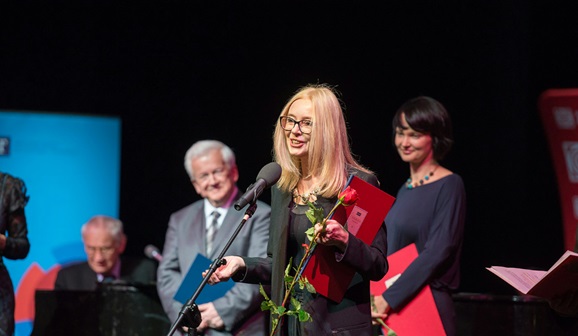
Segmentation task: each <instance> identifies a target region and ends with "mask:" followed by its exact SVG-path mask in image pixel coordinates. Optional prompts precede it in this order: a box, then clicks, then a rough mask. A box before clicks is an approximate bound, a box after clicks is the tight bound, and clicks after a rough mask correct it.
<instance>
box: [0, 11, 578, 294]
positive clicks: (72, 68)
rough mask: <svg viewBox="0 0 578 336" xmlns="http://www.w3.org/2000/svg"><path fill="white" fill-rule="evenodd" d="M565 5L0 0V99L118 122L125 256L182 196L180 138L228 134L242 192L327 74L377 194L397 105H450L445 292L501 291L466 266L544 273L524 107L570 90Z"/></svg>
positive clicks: (571, 51)
mask: <svg viewBox="0 0 578 336" xmlns="http://www.w3.org/2000/svg"><path fill="white" fill-rule="evenodd" d="M569 4H571V2H568V3H567V4H566V3H560V2H556V1H444V2H439V1H403V2H393V1H383V2H362V1H356V2H354V1H308V2H305V1H303V2H302V1H293V2H280V3H275V4H273V3H272V2H261V1H206V2H205V1H204V2H200V1H170V0H165V1H134V2H131V1H115V2H107V1H70V2H64V1H52V2H39V1H38V2H30V1H4V2H3V3H2V4H1V5H0V29H1V30H0V109H4V110H23V111H27V110H29V111H54V112H66V113H68V112H69V113H82V114H90V115H106V116H120V117H121V118H122V171H121V204H120V217H121V219H122V220H123V221H124V222H125V224H126V231H127V234H128V236H129V248H128V251H127V253H129V254H134V255H142V249H143V247H144V246H145V245H146V244H149V243H152V244H155V245H157V246H159V247H162V245H163V240H164V234H165V230H166V225H167V222H168V218H169V215H170V214H171V213H172V212H174V211H176V210H178V209H180V208H182V207H183V206H185V205H187V204H189V203H190V202H192V201H194V200H197V199H198V197H197V196H196V194H195V193H194V190H193V188H192V186H191V185H190V182H189V181H188V177H187V175H186V173H185V170H184V168H183V156H184V153H185V151H186V150H187V149H188V147H189V146H190V145H191V144H192V143H193V142H195V141H197V140H200V139H205V138H214V139H219V140H221V141H223V142H225V143H227V144H229V145H230V146H231V147H232V148H233V150H234V151H235V152H236V154H237V156H238V158H237V161H238V164H239V167H240V172H241V178H240V181H239V187H240V188H241V189H245V188H246V187H247V186H248V185H249V184H250V183H252V182H253V181H254V179H255V177H256V175H257V173H258V171H259V170H260V168H261V167H262V166H263V165H265V164H266V163H268V162H269V161H271V145H272V141H271V138H272V132H273V125H274V123H275V122H276V118H277V117H278V114H279V112H280V110H281V108H282V107H283V105H284V104H285V101H286V100H287V99H288V98H289V97H290V96H291V95H292V94H293V92H294V91H295V90H296V89H297V88H298V87H300V86H303V85H305V84H308V83H317V82H319V83H329V84H331V85H335V86H336V87H337V89H338V90H339V91H340V92H341V94H342V99H343V102H344V103H345V106H346V110H345V114H346V119H347V121H348V123H349V125H350V128H349V131H350V138H351V146H352V149H353V151H354V153H356V154H357V155H358V158H359V159H360V161H361V162H362V163H363V164H365V165H366V166H368V167H369V168H371V169H372V170H374V171H375V172H376V173H377V175H378V177H379V178H380V180H381V183H382V189H383V190H385V191H386V192H388V193H390V194H393V195H395V193H396V192H397V189H398V187H399V186H400V185H401V184H402V183H403V182H404V181H405V179H406V178H407V175H408V173H409V171H408V167H407V165H406V164H404V163H403V162H401V160H400V159H399V157H398V156H397V154H396V152H395V151H394V150H393V148H392V145H391V126H390V123H391V118H392V116H393V114H394V112H395V110H396V108H397V107H398V106H399V105H401V104H402V103H403V102H404V101H405V100H407V99H409V98H412V97H414V96H417V95H429V96H432V97H434V98H436V99H438V100H440V101H441V102H442V103H443V104H444V105H445V106H446V107H447V109H448V110H449V112H450V114H451V115H452V118H453V121H454V128H455V143H456V144H455V147H454V148H453V150H452V152H451V153H450V155H449V157H448V158H447V160H446V161H445V162H444V164H445V165H446V166H447V167H448V168H450V169H451V170H453V171H455V172H456V173H458V174H460V175H461V176H462V177H463V178H464V181H465V184H466V190H467V196H468V214H467V217H468V219H467V227H466V236H465V245H464V254H463V279H462V286H461V288H460V289H461V291H464V292H484V293H511V292H512V290H511V288H510V287H509V286H508V285H507V284H505V283H504V282H503V281H502V280H500V279H498V278H497V277H496V276H494V275H492V274H491V273H490V272H488V271H486V270H485V269H484V267H486V266H490V265H504V266H516V267H526V268H530V267H535V268H539V269H547V268H548V267H549V266H550V265H551V264H552V263H553V262H554V261H555V260H556V259H557V258H558V257H559V256H560V255H561V254H562V252H563V250H564V248H563V243H562V223H561V215H560V204H559V196H558V189H557V187H556V179H555V175H554V170H553V165H552V161H551V157H550V153H549V151H548V147H547V142H546V138H545V133H544V130H543V128H542V125H541V122H540V119H539V113H538V109H537V101H538V97H539V95H540V93H541V92H543V91H544V90H546V89H549V88H564V87H577V86H578V66H577V65H576V63H577V62H578V43H577V42H576V41H578V26H577V24H576V23H575V22H576V17H575V11H573V10H571V9H572V6H570V5H569ZM95 141H98V139H95ZM95 164H98V163H96V162H95ZM38 169H39V173H41V171H42V167H38ZM79 197H81V195H79ZM262 198H263V199H264V200H265V201H268V200H269V195H268V194H267V195H264V196H263V197H262ZM63 211H65V209H63Z"/></svg>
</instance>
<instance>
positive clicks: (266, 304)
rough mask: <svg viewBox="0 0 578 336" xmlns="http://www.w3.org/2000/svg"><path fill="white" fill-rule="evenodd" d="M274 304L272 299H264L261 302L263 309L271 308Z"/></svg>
mask: <svg viewBox="0 0 578 336" xmlns="http://www.w3.org/2000/svg"><path fill="white" fill-rule="evenodd" d="M272 306H273V305H272V304H271V302H270V301H263V302H261V311H265V310H271V308H272Z"/></svg>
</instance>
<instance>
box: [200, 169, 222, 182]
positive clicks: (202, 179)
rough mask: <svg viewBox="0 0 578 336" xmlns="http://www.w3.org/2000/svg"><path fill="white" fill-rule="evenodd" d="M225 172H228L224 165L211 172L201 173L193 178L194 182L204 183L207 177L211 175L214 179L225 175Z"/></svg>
mask: <svg viewBox="0 0 578 336" xmlns="http://www.w3.org/2000/svg"><path fill="white" fill-rule="evenodd" d="M227 172H228V170H227V168H226V167H221V168H217V169H215V170H213V171H212V172H207V173H202V174H201V175H199V176H198V177H197V178H195V182H198V183H205V182H207V181H208V180H209V177H210V176H211V175H212V176H213V178H214V179H221V178H223V177H224V176H225V175H227Z"/></svg>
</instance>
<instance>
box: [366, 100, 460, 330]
mask: <svg viewBox="0 0 578 336" xmlns="http://www.w3.org/2000/svg"><path fill="white" fill-rule="evenodd" d="M392 126H393V131H394V134H393V138H394V140H393V142H394V145H395V148H396V149H397V152H398V154H399V156H400V157H401V159H402V160H403V161H404V162H407V163H408V164H409V172H410V175H409V178H408V180H407V181H406V182H405V183H404V184H403V185H402V186H401V188H400V189H399V191H398V193H397V197H396V201H395V204H394V205H393V207H392V208H391V210H390V211H389V213H388V215H387V217H386V219H385V223H386V227H387V246H388V251H387V254H388V255H390V254H392V253H394V252H396V251H398V250H400V249H402V248H403V247H405V246H407V245H409V244H412V243H415V245H416V247H417V250H418V257H417V258H416V259H415V260H414V261H413V262H412V263H411V264H410V265H409V266H408V268H407V269H406V270H405V271H404V272H403V273H402V274H401V276H400V277H399V278H398V279H397V280H396V281H395V283H394V284H393V285H391V286H390V287H389V288H388V289H387V290H386V291H385V293H384V294H383V296H378V297H376V298H375V303H376V306H377V310H378V313H377V314H374V317H385V314H387V313H388V312H389V311H390V310H392V311H394V312H395V311H399V310H401V309H402V308H404V306H405V305H407V304H408V303H409V302H410V301H411V300H412V299H413V298H414V297H415V295H416V294H417V293H418V292H419V291H420V290H421V289H422V288H423V287H424V286H427V285H429V286H430V287H431V290H432V294H433V297H434V300H435V303H436V306H437V308H438V311H439V313H440V317H441V320H442V323H443V326H444V329H445V331H446V334H447V335H455V334H456V324H455V310H454V305H453V301H452V297H451V293H452V291H454V290H456V289H457V287H458V284H459V280H460V254H461V250H462V240H463V231H464V222H465V212H466V194H465V190H464V185H463V182H462V179H461V178H460V176H458V175H457V174H455V173H453V172H452V171H450V170H448V169H447V168H445V167H443V166H441V165H440V161H441V160H442V159H443V158H444V156H445V155H446V153H447V152H448V151H449V149H450V147H451V145H452V143H453V140H452V129H451V120H450V117H449V115H448V113H447V111H446V109H445V108H444V106H443V105H442V104H440V103H439V102H438V101H436V100H435V99H432V98H430V97H417V98H413V99H411V100H409V101H407V102H406V103H404V104H403V105H402V106H401V107H400V108H399V109H398V111H397V112H396V114H395V116H394V118H393V125H392ZM416 318H418V317H416ZM386 322H387V321H386Z"/></svg>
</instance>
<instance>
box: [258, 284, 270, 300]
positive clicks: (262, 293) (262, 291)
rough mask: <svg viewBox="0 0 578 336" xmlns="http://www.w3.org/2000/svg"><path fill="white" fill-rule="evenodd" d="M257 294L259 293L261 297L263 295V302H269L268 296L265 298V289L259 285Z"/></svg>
mask: <svg viewBox="0 0 578 336" xmlns="http://www.w3.org/2000/svg"><path fill="white" fill-rule="evenodd" d="M259 293H261V295H263V297H264V298H265V300H267V301H270V300H269V296H267V293H266V292H265V288H263V285H261V284H259Z"/></svg>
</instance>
